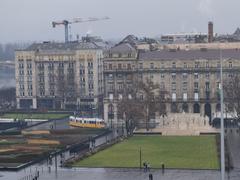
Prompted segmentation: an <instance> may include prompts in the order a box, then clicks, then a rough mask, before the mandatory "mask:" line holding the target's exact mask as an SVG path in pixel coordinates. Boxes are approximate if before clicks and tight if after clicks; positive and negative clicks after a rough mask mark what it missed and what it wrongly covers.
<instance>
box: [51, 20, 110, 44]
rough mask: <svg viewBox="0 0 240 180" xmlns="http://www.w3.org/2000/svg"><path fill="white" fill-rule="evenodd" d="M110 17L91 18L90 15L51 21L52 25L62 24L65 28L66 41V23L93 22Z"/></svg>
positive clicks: (66, 40)
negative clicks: (84, 17)
mask: <svg viewBox="0 0 240 180" xmlns="http://www.w3.org/2000/svg"><path fill="white" fill-rule="evenodd" d="M107 19H110V18H109V17H103V18H93V17H90V18H88V19H83V18H74V19H73V20H71V21H69V20H62V21H53V22H52V26H53V28H55V27H56V26H58V25H64V28H65V42H66V43H67V42H68V28H69V27H68V25H69V24H74V23H84V22H93V21H100V20H107Z"/></svg>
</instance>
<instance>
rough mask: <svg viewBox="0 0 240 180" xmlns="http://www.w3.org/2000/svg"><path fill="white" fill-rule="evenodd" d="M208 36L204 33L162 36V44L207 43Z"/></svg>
mask: <svg viewBox="0 0 240 180" xmlns="http://www.w3.org/2000/svg"><path fill="white" fill-rule="evenodd" d="M205 42H207V34H204V33H176V34H164V35H162V36H161V41H160V43H161V44H182V43H205Z"/></svg>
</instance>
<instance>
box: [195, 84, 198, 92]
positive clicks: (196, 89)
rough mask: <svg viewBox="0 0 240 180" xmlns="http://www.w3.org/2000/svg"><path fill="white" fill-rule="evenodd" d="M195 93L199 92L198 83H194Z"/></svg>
mask: <svg viewBox="0 0 240 180" xmlns="http://www.w3.org/2000/svg"><path fill="white" fill-rule="evenodd" d="M194 91H195V92H197V91H198V82H194Z"/></svg>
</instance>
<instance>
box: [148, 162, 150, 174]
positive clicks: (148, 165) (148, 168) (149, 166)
mask: <svg viewBox="0 0 240 180" xmlns="http://www.w3.org/2000/svg"><path fill="white" fill-rule="evenodd" d="M147 171H149V172H150V163H147Z"/></svg>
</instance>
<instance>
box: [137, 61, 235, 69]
mask: <svg viewBox="0 0 240 180" xmlns="http://www.w3.org/2000/svg"><path fill="white" fill-rule="evenodd" d="M220 66H221V64H220V62H217V67H218V68H220ZM171 67H172V68H177V64H176V62H172V66H171ZM188 67H189V66H188V64H187V63H186V62H184V63H183V67H181V68H188ZM194 67H195V68H200V67H205V68H210V66H209V62H206V63H205V66H200V62H195V64H194ZM228 67H229V68H232V67H233V63H232V62H228ZM154 68H157V67H155V66H154V63H150V69H154ZM161 68H165V66H164V63H163V62H162V63H161ZM139 69H143V63H139Z"/></svg>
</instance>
